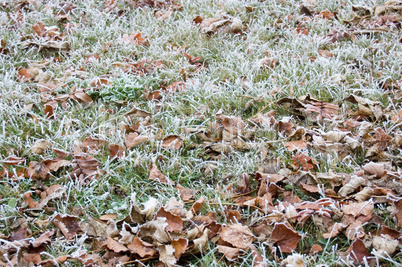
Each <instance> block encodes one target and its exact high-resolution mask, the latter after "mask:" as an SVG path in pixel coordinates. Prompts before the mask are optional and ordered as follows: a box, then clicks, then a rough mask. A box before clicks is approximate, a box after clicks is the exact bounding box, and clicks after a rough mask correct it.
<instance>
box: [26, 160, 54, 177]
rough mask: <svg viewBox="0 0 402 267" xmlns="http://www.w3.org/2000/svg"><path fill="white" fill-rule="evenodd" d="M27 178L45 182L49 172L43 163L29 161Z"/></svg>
mask: <svg viewBox="0 0 402 267" xmlns="http://www.w3.org/2000/svg"><path fill="white" fill-rule="evenodd" d="M28 176H29V177H31V178H33V179H37V178H39V179H42V180H46V179H48V178H49V176H50V170H49V168H48V167H47V166H46V164H44V163H43V162H37V161H31V162H30V163H29V167H28Z"/></svg>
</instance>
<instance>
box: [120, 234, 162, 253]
mask: <svg viewBox="0 0 402 267" xmlns="http://www.w3.org/2000/svg"><path fill="white" fill-rule="evenodd" d="M127 248H128V249H129V250H130V251H131V253H136V254H138V255H139V256H140V257H141V258H145V257H152V256H154V255H155V254H156V253H157V249H156V247H155V246H154V245H152V244H150V243H147V242H144V241H142V240H141V239H139V238H138V237H134V239H133V241H132V242H131V243H130V244H128V245H127Z"/></svg>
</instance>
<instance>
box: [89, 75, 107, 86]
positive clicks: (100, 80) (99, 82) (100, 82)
mask: <svg viewBox="0 0 402 267" xmlns="http://www.w3.org/2000/svg"><path fill="white" fill-rule="evenodd" d="M89 85H90V86H92V87H97V88H102V86H103V85H106V86H108V85H112V83H111V82H110V81H109V79H107V78H100V77H98V78H94V79H92V80H91V81H90V82H89Z"/></svg>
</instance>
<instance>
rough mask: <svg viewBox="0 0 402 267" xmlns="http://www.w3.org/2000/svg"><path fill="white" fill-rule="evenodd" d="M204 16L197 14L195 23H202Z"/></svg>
mask: <svg viewBox="0 0 402 267" xmlns="http://www.w3.org/2000/svg"><path fill="white" fill-rule="evenodd" d="M202 20H203V19H202V17H200V16H197V17H195V19H193V21H194V23H195V24H201V22H202Z"/></svg>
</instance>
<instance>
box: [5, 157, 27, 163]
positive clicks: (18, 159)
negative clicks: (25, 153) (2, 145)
mask: <svg viewBox="0 0 402 267" xmlns="http://www.w3.org/2000/svg"><path fill="white" fill-rule="evenodd" d="M2 162H3V163H4V164H7V165H18V164H21V163H24V162H25V158H21V157H14V156H11V157H8V158H6V159H5V160H2Z"/></svg>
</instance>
